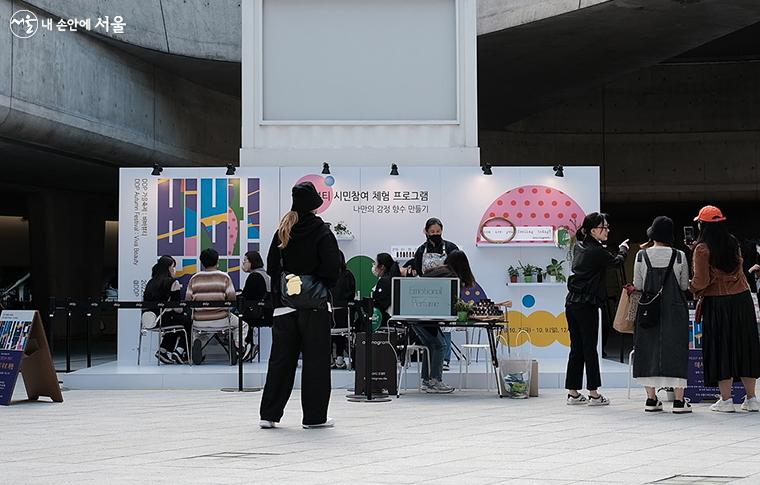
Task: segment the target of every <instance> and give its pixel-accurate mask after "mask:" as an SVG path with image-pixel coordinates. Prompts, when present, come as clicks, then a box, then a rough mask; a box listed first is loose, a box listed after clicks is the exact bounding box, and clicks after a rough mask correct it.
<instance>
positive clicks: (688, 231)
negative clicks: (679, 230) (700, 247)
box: [683, 226, 694, 244]
mask: <svg viewBox="0 0 760 485" xmlns="http://www.w3.org/2000/svg"><path fill="white" fill-rule="evenodd" d="M683 239H684V241H686V244H691V243H693V242H694V226H683Z"/></svg>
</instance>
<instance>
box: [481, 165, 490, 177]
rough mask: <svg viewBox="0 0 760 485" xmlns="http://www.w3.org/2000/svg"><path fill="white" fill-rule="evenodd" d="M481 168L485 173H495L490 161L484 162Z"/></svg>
mask: <svg viewBox="0 0 760 485" xmlns="http://www.w3.org/2000/svg"><path fill="white" fill-rule="evenodd" d="M480 168H482V169H483V175H493V171H492V170H491V164H490V163H484V164H483V165H482V166H481V167H480Z"/></svg>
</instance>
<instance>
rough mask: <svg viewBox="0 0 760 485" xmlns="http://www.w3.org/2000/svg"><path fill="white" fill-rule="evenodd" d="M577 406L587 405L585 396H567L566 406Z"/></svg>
mask: <svg viewBox="0 0 760 485" xmlns="http://www.w3.org/2000/svg"><path fill="white" fill-rule="evenodd" d="M577 404H588V399H586V396H584V395H583V394H580V393H579V394H578V395H577V396H573V395H572V394H568V395H567V405H568V406H575V405H577Z"/></svg>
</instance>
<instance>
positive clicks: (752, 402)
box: [742, 396, 760, 413]
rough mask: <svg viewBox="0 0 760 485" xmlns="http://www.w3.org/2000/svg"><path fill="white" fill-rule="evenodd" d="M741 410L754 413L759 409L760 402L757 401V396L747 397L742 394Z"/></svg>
mask: <svg viewBox="0 0 760 485" xmlns="http://www.w3.org/2000/svg"><path fill="white" fill-rule="evenodd" d="M742 411H749V412H750V413H756V412H758V411H760V402H758V401H757V397H749V398H748V397H747V396H744V402H743V403H742Z"/></svg>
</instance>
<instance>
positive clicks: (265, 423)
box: [259, 419, 275, 429]
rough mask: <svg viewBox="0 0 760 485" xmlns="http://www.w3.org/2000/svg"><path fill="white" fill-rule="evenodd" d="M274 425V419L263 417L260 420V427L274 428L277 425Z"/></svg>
mask: <svg viewBox="0 0 760 485" xmlns="http://www.w3.org/2000/svg"><path fill="white" fill-rule="evenodd" d="M274 425H275V422H274V421H267V420H266V419H262V420H261V421H259V428H261V429H272V428H274V427H275V426H274Z"/></svg>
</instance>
